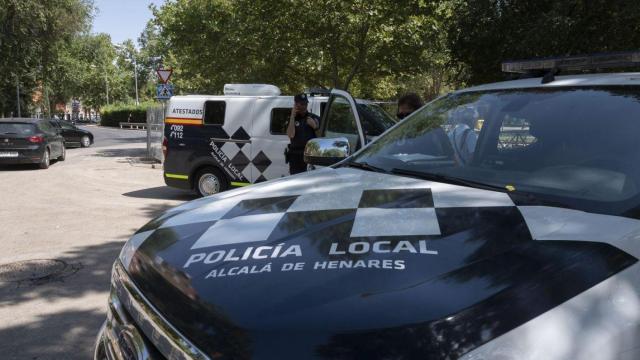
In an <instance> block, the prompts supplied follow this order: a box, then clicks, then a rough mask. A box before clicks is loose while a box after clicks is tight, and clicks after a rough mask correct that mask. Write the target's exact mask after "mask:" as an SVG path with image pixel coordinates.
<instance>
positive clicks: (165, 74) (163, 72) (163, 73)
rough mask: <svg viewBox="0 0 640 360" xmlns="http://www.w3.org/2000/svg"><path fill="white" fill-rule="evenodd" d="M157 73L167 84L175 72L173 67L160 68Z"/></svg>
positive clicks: (161, 80)
mask: <svg viewBox="0 0 640 360" xmlns="http://www.w3.org/2000/svg"><path fill="white" fill-rule="evenodd" d="M156 73H157V74H158V78H159V79H160V82H161V83H163V84H166V83H167V82H168V81H169V78H171V74H173V69H158V70H156Z"/></svg>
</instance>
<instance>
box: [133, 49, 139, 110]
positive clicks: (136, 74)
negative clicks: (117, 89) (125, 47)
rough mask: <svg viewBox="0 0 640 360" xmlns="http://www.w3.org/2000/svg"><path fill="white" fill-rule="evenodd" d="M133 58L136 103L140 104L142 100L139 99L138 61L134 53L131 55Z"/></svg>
mask: <svg viewBox="0 0 640 360" xmlns="http://www.w3.org/2000/svg"><path fill="white" fill-rule="evenodd" d="M131 58H132V59H133V76H134V77H135V79H136V105H140V101H139V100H138V62H137V61H136V58H135V57H134V56H133V55H131Z"/></svg>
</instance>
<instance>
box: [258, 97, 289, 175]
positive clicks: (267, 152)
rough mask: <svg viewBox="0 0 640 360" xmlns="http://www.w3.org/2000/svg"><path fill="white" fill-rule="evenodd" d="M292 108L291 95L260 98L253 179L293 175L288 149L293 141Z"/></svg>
mask: <svg viewBox="0 0 640 360" xmlns="http://www.w3.org/2000/svg"><path fill="white" fill-rule="evenodd" d="M292 107H293V97H291V96H273V97H263V98H259V99H258V100H257V101H256V105H255V108H254V112H253V113H254V114H255V115H254V117H253V119H254V120H253V133H252V144H251V145H252V147H251V149H252V153H251V167H252V169H253V178H252V179H251V181H252V182H262V181H266V180H271V179H276V178H279V177H283V176H287V175H289V166H288V165H287V164H286V163H285V160H284V149H285V148H286V147H287V145H288V144H289V137H288V136H287V123H288V121H289V117H290V116H291V108H292Z"/></svg>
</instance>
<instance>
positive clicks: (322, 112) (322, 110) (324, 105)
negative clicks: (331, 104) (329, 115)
mask: <svg viewBox="0 0 640 360" xmlns="http://www.w3.org/2000/svg"><path fill="white" fill-rule="evenodd" d="M326 108H327V102H326V101H323V102H321V103H320V118H322V115H324V109H326Z"/></svg>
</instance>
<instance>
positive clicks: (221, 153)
mask: <svg viewBox="0 0 640 360" xmlns="http://www.w3.org/2000/svg"><path fill="white" fill-rule="evenodd" d="M224 93H225V95H222V96H204V95H198V96H174V97H172V98H171V100H170V101H169V104H168V108H167V112H166V118H165V127H164V129H165V130H164V131H165V137H164V141H163V149H164V157H165V161H164V179H165V183H166V184H167V185H169V186H173V187H177V188H182V189H186V190H195V191H196V192H197V193H198V194H199V195H200V196H206V195H211V194H215V193H218V192H221V191H224V190H226V189H228V188H230V187H239V186H245V185H249V184H252V183H259V182H262V181H266V180H271V179H276V178H279V177H283V176H287V175H289V167H288V166H287V165H286V163H285V156H284V150H285V148H286V147H287V145H288V144H289V138H288V137H287V135H286V128H287V122H288V120H289V116H290V114H291V108H292V107H293V96H280V89H279V88H277V87H276V86H273V85H266V84H227V85H225V88H224ZM309 95H310V96H309V112H312V113H314V114H317V115H320V116H322V115H326V121H324V122H325V127H324V128H325V129H326V130H321V131H320V133H321V134H324V132H325V131H326V133H327V134H330V135H336V134H338V133H340V134H341V135H343V136H347V137H349V139H350V140H351V141H352V143H353V147H354V148H355V147H357V146H360V144H365V143H366V142H368V141H370V140H371V139H373V138H374V137H375V136H377V135H380V134H381V133H382V132H384V131H385V130H386V129H388V128H389V127H391V126H392V125H394V124H395V121H394V120H393V119H392V118H391V117H390V116H389V115H388V114H387V113H386V112H384V110H382V109H381V108H380V107H379V106H377V105H376V104H374V103H373V102H371V101H367V100H360V99H357V100H356V99H353V98H352V97H351V95H350V94H349V93H347V92H345V91H341V90H334V91H332V92H330V93H329V92H326V91H324V92H311V93H310V94H309ZM325 108H327V109H325ZM325 110H326V111H325ZM325 112H326V114H325ZM344 121H349V122H344ZM327 125H328V127H327ZM336 126H339V127H336Z"/></svg>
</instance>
